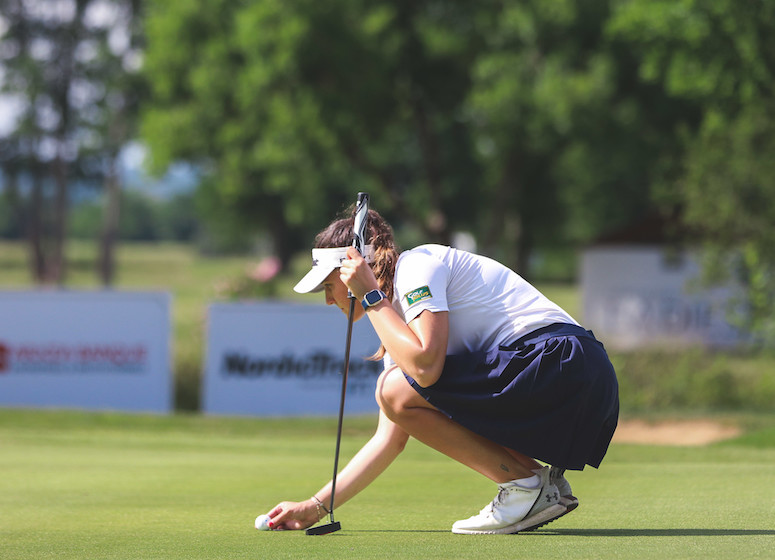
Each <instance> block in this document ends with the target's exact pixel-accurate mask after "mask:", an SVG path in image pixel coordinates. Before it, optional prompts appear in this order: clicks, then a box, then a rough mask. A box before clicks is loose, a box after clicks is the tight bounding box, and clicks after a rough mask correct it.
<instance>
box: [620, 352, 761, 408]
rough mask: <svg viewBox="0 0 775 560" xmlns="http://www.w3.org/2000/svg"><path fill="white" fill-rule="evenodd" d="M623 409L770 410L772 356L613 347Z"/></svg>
mask: <svg viewBox="0 0 775 560" xmlns="http://www.w3.org/2000/svg"><path fill="white" fill-rule="evenodd" d="M611 360H612V362H613V363H614V367H615V368H616V373H617V377H618V379H619V394H620V400H621V405H622V410H624V411H625V412H627V413H638V412H648V411H655V410H657V411H658V410H677V409H682V410H698V411H702V410H750V411H755V410H759V411H767V410H772V403H773V402H775V361H773V357H772V356H771V355H767V354H757V353H737V354H735V353H721V352H711V351H708V350H706V349H699V348H694V349H690V350H687V351H685V352H681V353H676V352H675V351H659V350H651V351H645V350H644V351H639V352H629V353H618V352H612V353H611Z"/></svg>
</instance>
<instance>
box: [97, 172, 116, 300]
mask: <svg viewBox="0 0 775 560" xmlns="http://www.w3.org/2000/svg"><path fill="white" fill-rule="evenodd" d="M116 160H117V157H111V160H110V164H109V165H110V168H109V169H108V175H107V177H106V179H105V197H104V209H103V215H102V231H101V233H100V250H99V255H100V256H99V276H100V282H102V285H103V286H104V287H106V288H108V287H111V286H112V285H113V281H114V278H115V251H114V249H115V245H116V238H117V237H118V224H119V218H120V211H121V180H120V179H119V176H118V169H117V161H116Z"/></svg>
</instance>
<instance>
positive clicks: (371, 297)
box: [361, 290, 387, 311]
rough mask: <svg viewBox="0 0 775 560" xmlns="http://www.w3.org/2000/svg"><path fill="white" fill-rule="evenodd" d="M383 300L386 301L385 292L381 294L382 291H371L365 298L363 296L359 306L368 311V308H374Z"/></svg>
mask: <svg viewBox="0 0 775 560" xmlns="http://www.w3.org/2000/svg"><path fill="white" fill-rule="evenodd" d="M383 299H387V295H385V292H383V291H382V290H372V291H370V292H368V293H367V294H366V295H365V296H363V300H362V301H361V305H362V306H363V309H364V310H366V311H368V309H369V307H374V306H375V305H377V304H378V303H379V302H380V301H382V300H383Z"/></svg>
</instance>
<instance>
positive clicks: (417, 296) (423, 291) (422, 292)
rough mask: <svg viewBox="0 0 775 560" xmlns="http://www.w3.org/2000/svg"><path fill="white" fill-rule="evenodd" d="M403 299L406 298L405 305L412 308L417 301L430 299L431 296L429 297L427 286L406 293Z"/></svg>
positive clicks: (429, 291)
mask: <svg viewBox="0 0 775 560" xmlns="http://www.w3.org/2000/svg"><path fill="white" fill-rule="evenodd" d="M404 297H405V298H406V303H407V305H409V306H412V305H414V304H415V303H417V302H418V301H422V300H424V299H430V298H431V297H433V296H431V289H430V288H429V287H428V286H423V287H421V288H417V289H416V290H412V291H411V292H408V293H407V294H406V295H405V296H404Z"/></svg>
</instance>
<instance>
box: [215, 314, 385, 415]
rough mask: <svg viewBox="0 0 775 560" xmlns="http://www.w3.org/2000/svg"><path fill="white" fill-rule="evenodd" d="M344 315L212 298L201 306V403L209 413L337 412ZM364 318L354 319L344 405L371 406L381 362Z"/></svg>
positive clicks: (350, 410) (353, 408)
mask: <svg viewBox="0 0 775 560" xmlns="http://www.w3.org/2000/svg"><path fill="white" fill-rule="evenodd" d="M346 339H347V319H346V317H345V316H344V314H343V313H341V312H340V311H339V310H338V309H337V308H335V307H328V306H324V305H298V304H293V303H227V304H213V305H211V306H210V309H209V314H208V329H207V356H206V359H205V362H206V363H205V374H204V387H203V398H202V402H203V410H204V412H205V413H209V414H236V415H260V416H282V415H337V414H338V413H339V401H340V396H341V391H342V372H343V370H344V355H345V345H346ZM378 347H379V339H378V338H377V335H376V334H375V333H374V330H373V329H372V327H371V324H370V323H369V320H368V319H367V318H363V319H361V320H360V321H358V322H356V323H355V324H354V325H353V335H352V346H351V349H350V368H349V373H348V377H347V393H346V398H345V413H346V414H354V413H359V414H362V413H371V412H376V411H377V410H378V409H377V404H376V402H375V400H374V389H375V387H376V380H377V377H378V376H379V373H380V372H381V371H382V362H381V361H379V362H372V361H367V360H365V358H366V357H368V356H370V355H372V354H373V353H374V352H375V351H376V350H377V348H378Z"/></svg>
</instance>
